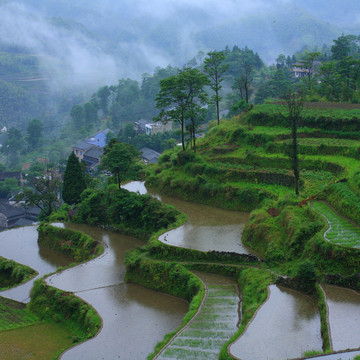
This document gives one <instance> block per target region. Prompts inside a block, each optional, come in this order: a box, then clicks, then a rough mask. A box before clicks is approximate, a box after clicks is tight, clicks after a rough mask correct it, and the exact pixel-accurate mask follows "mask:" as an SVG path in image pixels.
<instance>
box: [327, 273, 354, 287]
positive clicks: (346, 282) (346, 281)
mask: <svg viewBox="0 0 360 360" xmlns="http://www.w3.org/2000/svg"><path fill="white" fill-rule="evenodd" d="M325 283H326V284H330V285H337V286H342V287H346V288H349V289H353V290H355V291H358V292H360V273H359V272H357V273H355V274H353V275H349V276H344V275H341V274H325Z"/></svg>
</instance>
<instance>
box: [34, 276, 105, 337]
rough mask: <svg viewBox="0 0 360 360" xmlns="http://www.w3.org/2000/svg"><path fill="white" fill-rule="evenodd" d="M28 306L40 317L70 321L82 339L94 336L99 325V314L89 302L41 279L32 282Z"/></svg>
mask: <svg viewBox="0 0 360 360" xmlns="http://www.w3.org/2000/svg"><path fill="white" fill-rule="evenodd" d="M29 307H30V310H31V311H33V312H34V313H36V314H37V315H39V316H40V317H42V318H45V319H46V318H51V319H52V320H53V321H56V322H61V321H64V322H71V323H72V324H73V325H74V327H75V328H76V329H77V330H78V332H79V333H81V334H82V336H83V337H84V339H86V338H91V337H93V336H95V335H96V334H97V333H98V331H99V330H100V327H101V318H100V316H99V315H98V313H97V312H96V311H95V310H94V309H93V308H92V307H91V306H90V305H89V304H87V303H86V302H84V301H83V300H81V299H80V298H78V297H76V296H75V295H74V294H72V293H69V292H66V291H62V290H59V289H56V288H54V287H51V286H48V285H47V284H46V283H45V281H44V280H43V279H39V280H36V281H35V282H34V286H33V288H32V290H31V300H30V303H29ZM79 340H80V339H79ZM81 340H83V339H81Z"/></svg>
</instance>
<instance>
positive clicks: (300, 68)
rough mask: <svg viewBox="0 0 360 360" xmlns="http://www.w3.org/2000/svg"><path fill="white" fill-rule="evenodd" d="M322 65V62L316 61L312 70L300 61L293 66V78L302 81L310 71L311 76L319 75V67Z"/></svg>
mask: <svg viewBox="0 0 360 360" xmlns="http://www.w3.org/2000/svg"><path fill="white" fill-rule="evenodd" d="M321 65H322V62H321V61H314V63H313V66H312V68H311V69H309V68H307V67H305V65H304V62H303V61H301V60H300V61H299V62H297V63H295V64H293V68H292V72H293V76H294V77H295V78H297V79H301V78H303V77H306V76H308V74H309V71H311V75H314V74H317V73H318V69H319V67H320V66H321Z"/></svg>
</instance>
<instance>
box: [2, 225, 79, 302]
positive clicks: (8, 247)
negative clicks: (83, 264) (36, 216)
mask: <svg viewBox="0 0 360 360" xmlns="http://www.w3.org/2000/svg"><path fill="white" fill-rule="evenodd" d="M36 228H37V227H36V226H27V227H22V228H18V229H12V230H7V231H3V232H1V233H0V256H2V257H4V258H7V259H11V260H14V261H16V262H18V263H20V264H23V265H27V266H29V267H31V268H32V269H34V270H35V271H37V272H38V273H39V275H38V276H37V277H35V278H34V279H33V280H30V281H28V282H27V283H26V284H24V285H21V286H18V287H15V288H12V289H9V290H5V291H2V292H0V295H1V296H4V297H7V298H10V299H13V300H17V301H21V302H29V301H30V298H29V296H30V291H31V288H32V286H33V282H34V280H36V279H37V278H39V277H41V276H43V275H45V274H48V273H51V272H53V271H55V270H56V269H57V268H58V267H59V266H66V265H69V264H70V263H71V262H73V260H72V259H71V258H69V257H67V256H65V255H63V254H61V253H58V252H56V251H54V250H50V249H46V248H43V247H39V246H38V244H37V239H38V233H37V230H36Z"/></svg>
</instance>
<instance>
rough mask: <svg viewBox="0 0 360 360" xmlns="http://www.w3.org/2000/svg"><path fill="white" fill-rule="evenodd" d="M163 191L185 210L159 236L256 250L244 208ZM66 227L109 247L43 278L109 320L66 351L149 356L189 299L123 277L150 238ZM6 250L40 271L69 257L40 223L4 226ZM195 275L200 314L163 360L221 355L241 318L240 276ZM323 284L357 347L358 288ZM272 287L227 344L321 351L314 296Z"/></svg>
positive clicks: (342, 329) (18, 295) (24, 294)
mask: <svg viewBox="0 0 360 360" xmlns="http://www.w3.org/2000/svg"><path fill="white" fill-rule="evenodd" d="M125 187H126V188H128V189H129V190H131V191H135V192H136V191H138V192H139V193H146V192H147V190H146V188H145V186H144V183H143V182H132V183H130V184H128V185H126V186H125ZM152 196H154V197H157V198H159V199H160V196H159V195H158V194H155V193H152ZM161 200H162V201H164V202H165V203H168V204H170V205H173V206H175V207H177V208H178V209H180V210H182V211H184V212H185V213H186V214H187V216H188V221H187V223H186V224H184V225H183V226H182V227H180V228H179V229H176V230H174V231H169V232H167V233H166V234H164V236H163V237H162V238H161V240H162V241H163V242H165V243H169V244H173V245H177V246H182V247H189V248H193V249H198V250H202V251H207V250H221V251H234V252H238V253H250V252H251V251H250V250H249V249H248V248H246V247H245V246H244V245H243V244H242V243H241V234H242V230H243V226H244V224H246V222H247V221H248V214H245V213H239V212H234V211H226V210H220V209H214V208H211V207H209V206H205V205H201V204H195V203H191V202H185V201H182V200H178V199H172V198H169V197H166V196H161ZM58 226H63V225H58ZM66 227H68V228H72V229H75V230H80V231H83V232H85V233H87V234H89V235H90V236H92V237H93V238H95V239H96V240H98V241H101V242H102V244H103V245H104V248H105V251H104V253H103V254H102V255H101V256H100V257H98V258H96V259H94V260H92V261H90V262H88V263H84V264H81V265H78V266H76V267H74V268H71V269H68V270H65V271H63V272H61V273H57V274H55V275H52V276H50V277H49V278H48V279H47V282H48V283H49V284H50V285H52V286H55V287H58V288H60V289H63V290H66V291H71V292H74V293H75V294H76V295H77V296H79V297H81V298H83V299H84V300H85V301H87V302H88V303H90V304H91V305H92V306H94V308H95V309H96V310H97V311H98V313H99V314H100V316H101V317H102V319H103V327H102V329H101V331H100V333H99V334H98V335H97V336H96V337H95V338H94V339H91V340H89V341H87V342H85V343H83V344H80V345H78V346H76V347H74V348H72V349H70V350H68V351H67V352H65V353H64V354H63V356H62V359H77V360H78V359H79V360H81V359H117V358H121V359H145V358H146V357H147V355H148V354H149V353H151V352H152V351H153V349H154V346H155V345H156V343H157V342H158V341H160V340H162V338H163V336H164V335H165V334H166V333H168V332H170V331H173V330H174V329H176V328H177V327H178V326H179V325H180V323H181V321H182V318H183V316H184V315H185V313H186V312H187V310H188V304H187V303H186V302H185V301H182V300H181V299H178V298H174V297H172V296H168V295H165V294H162V293H158V292H154V291H151V290H147V289H144V288H142V287H140V286H137V285H134V284H126V283H125V282H124V274H125V265H124V256H125V252H126V251H127V250H129V249H133V248H135V247H136V246H142V245H143V244H144V242H142V241H140V240H137V239H134V238H130V237H127V236H123V235H120V234H114V233H111V232H106V231H103V230H100V229H97V228H93V227H89V226H84V225H66ZM0 255H1V256H3V257H5V258H9V259H13V260H15V261H17V262H19V263H22V264H25V265H27V266H30V267H31V268H33V269H35V270H37V271H38V272H39V276H43V275H44V274H47V273H51V272H54V271H55V270H56V269H57V268H58V267H59V266H67V265H69V264H70V263H71V262H72V260H71V259H69V258H67V257H65V256H63V255H62V254H59V253H57V252H55V251H51V250H48V249H45V248H42V247H39V246H38V244H37V231H36V227H25V228H20V229H14V230H9V231H5V232H2V233H0ZM198 275H199V276H200V277H201V278H202V280H203V281H204V282H205V284H206V285H207V287H208V298H207V302H205V303H204V307H203V308H202V312H201V313H200V315H199V316H198V318H197V319H195V320H194V321H193V322H192V323H191V325H189V327H188V328H186V329H185V330H184V331H183V332H181V334H179V336H177V338H176V339H175V340H174V341H173V342H172V344H171V345H170V346H169V347H168V348H167V349H166V350H165V351H164V352H163V353H162V354H161V355H160V357H159V358H161V359H189V358H201V357H203V358H206V359H211V358H214V359H215V358H217V356H218V353H219V351H220V348H221V346H222V344H223V343H224V342H226V341H227V340H228V339H229V338H230V337H231V336H232V335H233V333H234V332H235V331H236V329H237V325H238V323H239V320H240V319H239V298H238V294H237V288H236V286H235V284H234V283H232V282H231V281H230V280H228V279H226V278H223V277H216V276H206V275H204V274H198ZM31 287H32V282H28V283H27V284H25V285H23V286H19V287H16V288H14V289H11V290H8V291H4V292H2V293H0V295H1V296H6V297H9V298H12V299H14V300H18V301H22V302H28V301H29V292H30V289H31ZM324 288H325V291H326V294H327V297H328V303H329V311H330V313H329V320H330V325H331V335H332V340H333V344H334V350H341V349H345V348H350V347H353V348H354V347H358V346H359V345H360V339H359V331H358V329H359V321H360V320H359V309H360V295H359V294H357V293H355V292H351V291H349V290H347V289H340V288H335V287H327V286H325V287H324ZM270 289H271V295H270V297H269V299H268V301H267V302H266V303H265V304H264V305H263V306H262V307H261V308H260V310H259V312H258V313H257V316H256V317H255V318H254V319H253V321H252V322H251V323H250V325H249V326H248V328H247V330H246V331H245V332H244V333H243V335H242V336H241V337H240V338H239V339H238V340H237V341H236V342H235V343H234V344H233V345H232V346H231V348H230V349H231V353H232V354H233V355H234V356H235V357H237V358H241V359H242V360H247V359H251V360H256V359H261V360H262V359H277V360H282V359H284V360H285V359H288V358H295V357H300V356H302V354H303V353H304V352H305V351H308V350H321V345H322V341H321V336H320V317H319V313H318V310H317V307H316V304H315V302H314V300H313V299H312V298H310V297H308V296H305V295H303V294H300V293H298V292H295V291H292V290H288V289H285V288H281V287H276V286H271V287H270ZM139 339H140V341H139ZM329 356H330V357H328V356H325V357H321V359H323V360H330V359H331V360H332V359H333V358H332V357H331V356H332V355H329ZM346 356H348V355H346V354H344V355H342V356H341V357H340V356H338V357H337V358H336V359H339V358H342V359H344V360H345V359H350V358H351V359H352V358H353V356H355V353H354V354H352V357H346ZM319 359H320V358H319ZM334 359H335V358H334Z"/></svg>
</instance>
